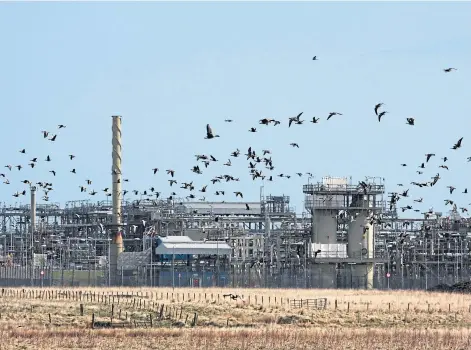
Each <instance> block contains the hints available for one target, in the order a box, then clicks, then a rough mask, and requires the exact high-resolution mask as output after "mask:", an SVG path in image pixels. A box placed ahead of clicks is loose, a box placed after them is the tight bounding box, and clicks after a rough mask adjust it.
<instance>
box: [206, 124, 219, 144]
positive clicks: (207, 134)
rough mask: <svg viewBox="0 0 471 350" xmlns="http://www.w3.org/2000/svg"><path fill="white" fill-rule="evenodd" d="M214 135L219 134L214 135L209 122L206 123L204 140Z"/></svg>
mask: <svg viewBox="0 0 471 350" xmlns="http://www.w3.org/2000/svg"><path fill="white" fill-rule="evenodd" d="M215 137H219V135H214V134H213V129H211V126H210V125H209V124H206V137H205V139H206V140H209V139H213V138H215Z"/></svg>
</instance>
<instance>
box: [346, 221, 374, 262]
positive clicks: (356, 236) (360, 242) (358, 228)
mask: <svg viewBox="0 0 471 350" xmlns="http://www.w3.org/2000/svg"><path fill="white" fill-rule="evenodd" d="M368 226H369V225H367V223H366V213H365V214H363V213H360V214H359V215H358V216H357V217H356V219H355V220H354V221H352V222H350V224H349V227H348V237H347V241H348V247H347V254H348V257H349V258H357V259H359V258H360V257H361V256H362V249H363V248H365V249H366V248H367V232H365V234H364V233H363V231H364V228H365V227H368ZM363 256H365V255H363Z"/></svg>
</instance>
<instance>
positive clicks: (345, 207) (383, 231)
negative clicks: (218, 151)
mask: <svg viewBox="0 0 471 350" xmlns="http://www.w3.org/2000/svg"><path fill="white" fill-rule="evenodd" d="M120 135H121V118H120V117H113V153H112V154H113V165H112V166H113V172H112V173H113V174H112V181H113V192H112V199H111V200H110V201H102V202H95V203H92V202H90V201H70V202H67V203H66V204H65V206H62V207H61V206H60V205H58V204H54V203H48V204H36V188H35V187H34V186H31V188H30V196H31V202H30V204H28V205H18V206H8V205H2V206H1V207H0V246H1V249H0V262H1V265H2V266H1V267H0V283H2V285H39V284H40V285H47V286H49V285H147V286H174V287H177V286H178V287H184V286H221V287H224V286H233V287H283V288H290V287H293V288H365V289H372V288H378V289H386V288H405V289H408V288H409V289H427V288H431V287H433V286H435V285H437V284H442V283H449V284H451V283H456V282H459V281H462V280H465V279H467V278H469V275H468V270H469V264H470V260H469V255H470V254H469V248H470V242H471V239H470V234H469V224H470V221H469V219H466V218H461V217H460V215H459V213H458V212H457V211H451V212H449V213H440V212H429V213H427V214H426V215H423V218H421V219H417V218H403V217H398V212H397V209H396V207H395V205H394V203H393V204H391V203H390V197H389V196H388V194H387V193H386V191H385V186H384V179H382V178H377V177H371V178H370V177H366V179H364V180H362V181H357V182H354V181H353V180H352V179H349V178H347V177H324V178H322V179H321V181H319V182H317V183H308V184H305V185H304V186H303V187H302V188H300V189H299V190H300V191H302V192H303V193H304V195H305V200H304V208H303V212H302V213H301V214H300V213H296V212H295V211H294V210H293V208H292V207H290V197H289V196H285V195H282V194H265V193H264V189H263V187H262V188H261V191H260V200H259V201H258V202H251V203H241V202H202V201H197V202H192V201H188V200H187V199H179V198H173V199H172V200H139V201H137V200H136V201H126V200H123V198H122V196H121V188H120V178H121V170H120V169H121V144H120ZM110 180H111V179H110ZM246 204H247V205H246ZM373 217H374V218H376V219H375V220H372V218H373ZM378 218H379V219H378Z"/></svg>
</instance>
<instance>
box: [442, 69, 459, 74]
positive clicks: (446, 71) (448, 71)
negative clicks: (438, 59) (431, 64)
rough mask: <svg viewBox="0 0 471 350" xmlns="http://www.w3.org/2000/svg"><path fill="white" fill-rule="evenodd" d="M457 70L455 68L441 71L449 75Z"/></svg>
mask: <svg viewBox="0 0 471 350" xmlns="http://www.w3.org/2000/svg"><path fill="white" fill-rule="evenodd" d="M454 70H457V69H456V68H445V69H444V70H443V71H444V72H445V73H450V72H451V71H454Z"/></svg>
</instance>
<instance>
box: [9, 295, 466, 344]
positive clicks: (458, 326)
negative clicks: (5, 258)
mask: <svg viewBox="0 0 471 350" xmlns="http://www.w3.org/2000/svg"><path fill="white" fill-rule="evenodd" d="M35 291H36V294H34V295H33V294H32V293H31V290H28V289H25V290H12V289H9V290H6V291H5V292H4V294H2V297H1V298H0V314H1V315H0V316H1V317H0V336H1V337H2V345H1V346H0V348H1V349H30V348H31V349H33V348H34V349H63V348H69V349H71V348H72V349H79V348H87V349H108V348H113V349H124V348H126V349H143V348H167V349H174V348H182V347H185V348H187V349H188V348H191V349H203V348H208V349H225V350H227V349H249V348H250V349H265V348H271V349H304V348H306V349H308V348H309V349H327V348H331V349H351V350H353V349H364V348H365V346H366V348H371V349H420V350H422V349H437V348H440V349H468V348H471V345H470V344H469V342H471V332H470V331H469V326H470V324H471V313H470V305H471V296H467V295H450V294H443V293H427V292H403V291H394V292H392V291H387V292H381V291H358V290H273V289H270V290H262V289H245V290H233V289H231V290H227V289H225V290H221V289H215V288H213V289H175V290H172V289H171V288H167V289H165V288H153V289H119V288H117V289H87V290H82V292H85V291H87V292H92V293H95V298H94V300H91V297H88V298H86V297H85V295H84V294H82V297H81V299H80V296H79V295H78V294H79V293H78V290H77V289H75V290H73V289H69V290H66V289H56V290H51V289H43V290H42V291H43V294H41V295H38V290H35ZM58 291H59V292H60V291H75V292H77V293H76V294H71V293H68V294H67V295H65V293H62V294H61V296H59V299H56V295H57V292H58ZM116 292H117V293H118V294H119V295H121V294H122V293H125V294H127V293H130V292H132V293H133V297H132V298H129V297H128V298H121V297H120V298H118V297H116V296H115V299H114V319H113V322H114V323H119V322H125V321H124V319H125V318H126V317H125V316H126V315H127V319H128V320H129V319H131V320H137V321H144V320H147V321H148V320H149V318H150V317H153V320H154V321H153V328H127V329H91V327H90V325H91V315H92V313H93V314H94V315H95V317H96V319H97V320H107V321H109V320H110V315H111V305H110V302H112V301H113V299H112V298H110V297H108V298H104V299H101V296H102V295H103V294H104V295H109V294H111V293H113V295H116ZM229 292H232V293H237V294H241V295H243V296H244V300H243V301H233V300H229V299H223V298H222V294H225V293H229ZM167 293H168V296H167ZM172 293H173V294H172ZM137 294H138V296H136V295H137ZM98 295H100V299H99V300H98V297H97V296H98ZM262 297H263V304H262ZM323 297H325V298H327V300H328V305H327V309H325V310H312V309H311V310H309V309H307V308H303V309H293V308H291V307H290V305H289V303H288V299H290V300H292V299H301V298H302V299H307V298H323ZM275 298H276V299H275ZM87 299H88V300H87ZM249 300H250V301H249ZM144 301H145V303H144ZM335 301H337V302H335ZM80 304H83V305H84V311H85V312H84V316H81V315H80V307H79V306H80ZM335 304H337V308H335ZM162 305H164V307H165V308H166V309H167V310H168V314H171V315H172V316H171V317H167V318H165V317H164V318H163V319H162V320H159V317H158V316H159V310H160V308H161V306H162ZM119 312H121V317H119ZM195 312H196V313H197V314H198V323H197V326H196V327H191V325H190V322H189V321H188V322H186V323H185V318H186V315H189V317H190V320H191V319H192V318H193V315H194V313H195ZM180 313H181V316H180ZM166 314H167V312H164V315H166ZM149 325H150V324H149Z"/></svg>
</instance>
